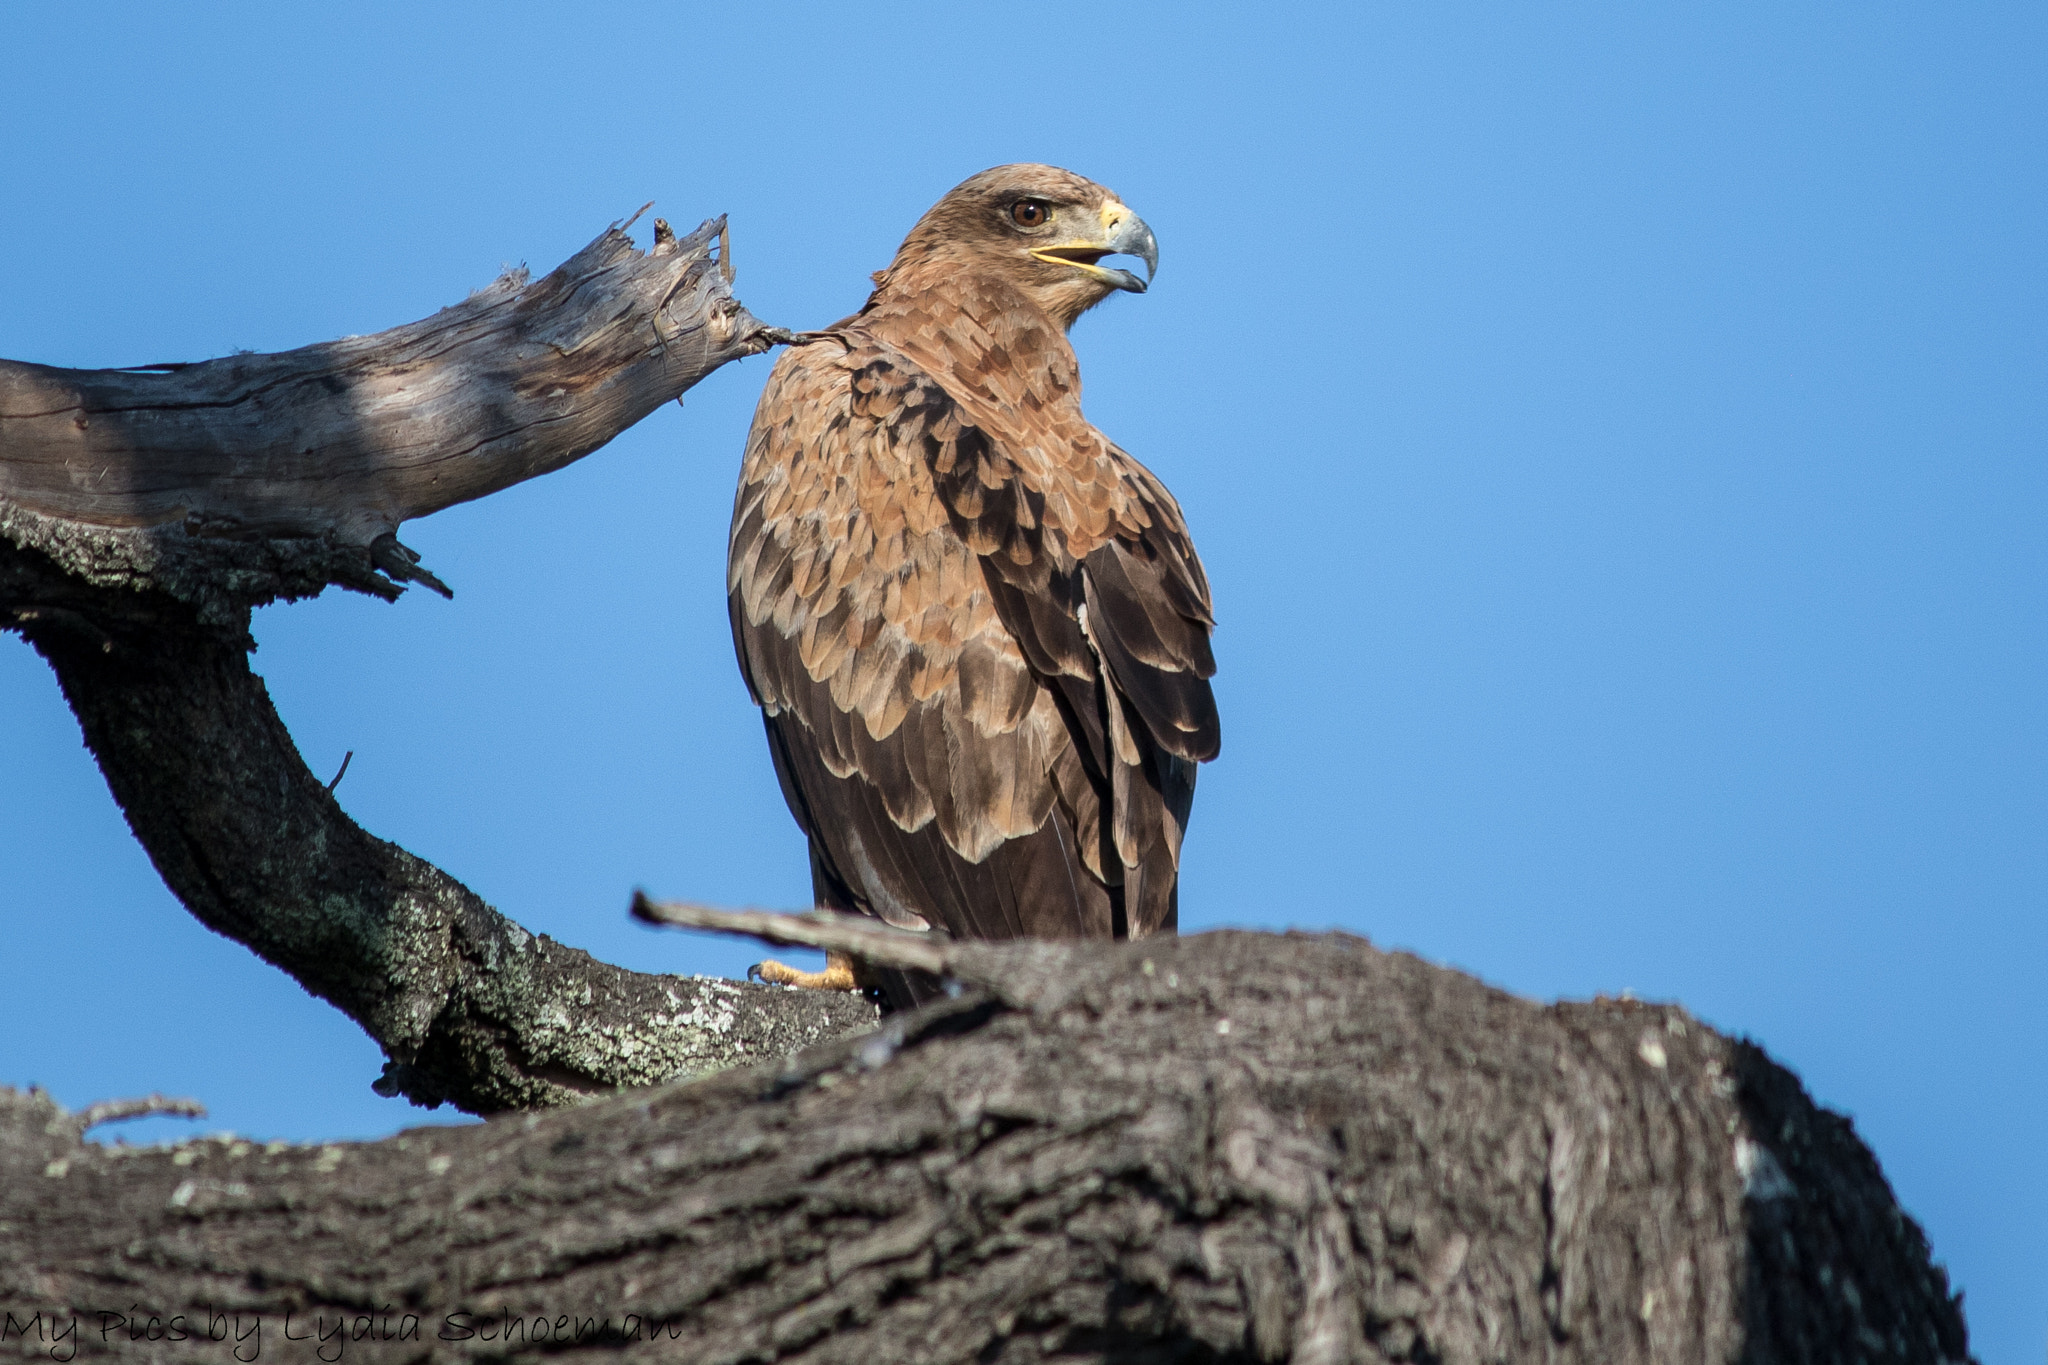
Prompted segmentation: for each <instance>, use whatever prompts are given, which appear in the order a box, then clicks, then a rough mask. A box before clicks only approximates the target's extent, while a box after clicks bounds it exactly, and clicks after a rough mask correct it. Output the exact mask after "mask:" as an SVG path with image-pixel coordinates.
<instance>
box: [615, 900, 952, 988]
mask: <svg viewBox="0 0 2048 1365" xmlns="http://www.w3.org/2000/svg"><path fill="white" fill-rule="evenodd" d="M633 918H635V919H637V920H641V921H643V922H645V923H648V924H666V925H670V926H672V927H674V928H677V929H711V930H715V931H717V932H718V933H722V934H741V935H744V936H745V937H747V938H758V939H761V940H762V941H764V942H767V943H774V944H779V945H781V946H783V947H787V948H823V949H826V950H827V951H829V952H838V953H845V954H846V955H847V956H849V957H857V958H859V959H861V960H862V961H863V962H871V963H873V964H874V965H875V966H877V967H896V968H899V969H902V970H905V971H914V972H931V973H933V974H934V975H944V974H945V973H946V970H947V967H948V964H949V962H950V960H951V958H952V956H953V949H954V947H955V945H954V943H953V940H952V939H951V938H949V937H948V936H947V935H946V933H945V932H944V931H943V930H939V929H928V930H924V931H922V932H914V931H912V930H909V929H896V928H892V927H891V926H889V925H886V924H881V923H878V922H876V921H875V920H871V919H869V918H867V917H866V916H864V915H841V914H836V913H834V912H833V911H830V910H810V911H806V912H805V913H803V914H800V915H785V914H779V913H777V912H776V911H773V910H718V909H714V908H712V907H711V906H708V905H694V904H691V903H690V902H688V901H656V900H649V899H648V897H647V893H646V892H644V891H635V892H634V893H633Z"/></svg>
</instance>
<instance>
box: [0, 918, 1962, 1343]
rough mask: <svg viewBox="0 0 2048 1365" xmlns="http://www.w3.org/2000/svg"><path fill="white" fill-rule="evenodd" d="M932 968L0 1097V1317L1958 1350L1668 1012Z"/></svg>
mask: <svg viewBox="0 0 2048 1365" xmlns="http://www.w3.org/2000/svg"><path fill="white" fill-rule="evenodd" d="M947 966H948V970H949V971H952V970H957V971H958V972H959V973H961V976H960V978H959V979H962V980H963V981H965V982H966V983H967V989H966V991H965V993H964V994H963V995H961V996H960V997H959V998H957V999H952V1000H945V1001H941V1002H939V1003H938V1004H936V1005H934V1006H932V1007H930V1008H928V1009H926V1010H923V1011H919V1012H918V1013H916V1014H913V1015H898V1016H894V1017H892V1018H891V1019H890V1020H889V1021H888V1022H887V1023H886V1024H885V1025H884V1028H883V1030H882V1031H881V1032H878V1033H875V1034H871V1035H869V1036H867V1037H865V1038H858V1039H851V1040H847V1041H843V1042H838V1043H832V1044H827V1045H824V1046H822V1047H820V1048H817V1049H814V1050H812V1051H810V1052H807V1053H805V1054H804V1055H802V1056H801V1057H799V1058H796V1059H794V1060H793V1061H792V1062H790V1063H788V1064H785V1065H783V1066H780V1067H769V1068H760V1069H755V1070H750V1071H745V1072H729V1073H727V1074H725V1075H723V1076H719V1077H715V1078H712V1079H709V1080H704V1081H699V1082H696V1083H694V1084H689V1085H683V1086H672V1087H668V1088H665V1089H662V1090H659V1091H654V1092H644V1093H640V1094H636V1095H630V1096H620V1097H617V1098H614V1099H609V1100H604V1101H600V1102H598V1103H595V1104H592V1105H589V1106H587V1107H583V1108H579V1109H574V1110H570V1111H566V1112H559V1113H553V1114H548V1115H532V1116H526V1117H523V1118H515V1117H507V1118H503V1119H498V1120H494V1121H492V1122H490V1123H488V1124H485V1125H481V1126H478V1127H474V1128H468V1129H426V1130H419V1131H415V1132H412V1133H409V1134H405V1135H403V1136H401V1137H398V1138H394V1139H390V1140H387V1141H384V1142H381V1143H375V1144H366V1145H346V1144H344V1145H333V1146H327V1147H322V1148H317V1149H314V1148H283V1147H280V1146H272V1147H261V1146H257V1145H254V1144H251V1143H248V1142H242V1141H238V1140H236V1139H233V1138H213V1139H207V1140H202V1141H197V1142H191V1143H186V1144H183V1145H181V1146H180V1147H179V1148H177V1149H176V1150H175V1151H167V1150H153V1151H139V1152H137V1151H122V1150H120V1149H113V1150H109V1149H100V1148H93V1147H88V1146H82V1145H80V1143H79V1142H78V1140H77V1138H76V1134H75V1123H70V1122H66V1121H65V1120H64V1118H63V1116H62V1115H61V1114H59V1112H58V1111H57V1110H56V1109H55V1108H54V1107H53V1106H51V1105H50V1104H49V1103H48V1102H47V1100H43V1099H41V1098H39V1097H21V1096H14V1097H12V1098H11V1099H9V1098H7V1097H6V1096H5V1095H0V1309H4V1310H7V1311H12V1312H13V1313H15V1315H16V1321H17V1323H22V1324H27V1323H29V1322H31V1320H32V1318H31V1315H33V1314H36V1313H41V1314H43V1315H44V1316H43V1317H42V1318H40V1319H34V1321H35V1323H36V1325H35V1327H34V1328H33V1329H32V1330H33V1331H36V1332H41V1333H43V1334H44V1338H45V1339H43V1340H40V1341H36V1342H32V1343H31V1347H32V1349H41V1350H47V1349H49V1347H50V1346H51V1344H52V1343H51V1342H50V1341H49V1340H48V1339H47V1338H48V1336H49V1333H50V1331H51V1330H52V1328H53V1327H54V1329H55V1330H58V1331H63V1330H68V1329H69V1325H70V1324H73V1323H75V1324H76V1328H75V1335H74V1336H71V1337H68V1338H64V1339H63V1340H65V1341H69V1342H71V1343H73V1344H75V1345H77V1346H78V1347H79V1348H80V1353H81V1354H84V1355H93V1354H98V1353H101V1352H103V1351H112V1352H127V1353H131V1354H135V1355H137V1356H146V1357H149V1358H154V1359H165V1360H182V1359H193V1360H207V1361H222V1360H224V1359H225V1358H226V1356H227V1353H228V1352H229V1351H230V1350H231V1349H232V1348H233V1347H234V1345H235V1344H236V1342H235V1334H236V1333H237V1332H239V1333H240V1334H241V1337H242V1344H243V1346H244V1354H243V1356H242V1358H243V1359H245V1360H246V1359H250V1358H253V1357H252V1355H251V1353H250V1352H249V1351H248V1342H249V1341H251V1340H255V1339H256V1334H257V1333H259V1332H260V1334H261V1335H260V1347H261V1350H262V1351H263V1352H265V1353H267V1354H265V1356H264V1357H263V1358H266V1359H275V1358H282V1359H287V1360H297V1359H304V1358H309V1357H310V1355H311V1353H312V1352H313V1351H314V1349H315V1348H316V1347H318V1346H320V1345H322V1344H323V1343H322V1342H321V1341H320V1339H319V1337H318V1335H317V1334H318V1333H321V1332H325V1333H328V1334H330V1335H329V1336H328V1338H327V1341H326V1343H325V1344H326V1345H327V1347H328V1350H327V1352H326V1354H325V1355H324V1357H323V1358H324V1359H328V1360H333V1359H335V1358H336V1357H337V1355H340V1356H341V1357H343V1358H345V1359H348V1360H359V1361H366V1362H375V1361H399V1360H407V1361H410V1360H418V1359H427V1358H434V1359H461V1358H471V1357H490V1358H501V1357H507V1356H517V1357H519V1358H522V1359H524V1358H534V1357H537V1356H539V1355H541V1354H543V1353H545V1352H551V1351H558V1350H565V1349H569V1348H573V1347H576V1346H579V1345H580V1346H582V1347H585V1348H589V1347H603V1346H607V1345H616V1344H618V1343H619V1341H620V1340H621V1339H622V1338H623V1339H625V1340H627V1341H633V1342H637V1343H638V1344H637V1345H634V1346H632V1347H631V1350H632V1352H633V1358H636V1359H637V1358H647V1359H657V1358H658V1359H664V1360H676V1361H688V1362H693V1363H700V1362H701V1363H703V1365H713V1363H715V1362H741V1361H768V1360H782V1361H846V1362H874V1361H892V1362H894V1361H905V1362H914V1361H959V1362H967V1361H976V1362H1035V1361H1049V1360H1061V1361H1244V1362H1250V1361H1280V1360H1291V1361H1296V1362H1348V1361H1391V1360H1406V1361H1444V1362H1453V1361H1456V1362H1466V1361H1471V1362H1478V1361H1515V1362H1600V1363H1601V1365H1626V1363H1627V1362H1658V1363H1659V1365H1668V1363H1670V1362H1691V1361H1697V1362H1715V1363H1716V1365H1718V1363H1719V1362H1725V1361H1736V1360H1740V1361H1747V1362H1754V1363H1755V1365H1762V1363H1763V1362H1787V1365H1790V1362H1801V1363H1802V1365H1805V1363H1808V1362H1835V1361H1840V1362H1851V1361H1857V1362H1894V1361H1913V1362H1926V1363H1927V1365H1934V1362H1939V1361H1961V1360H1963V1359H1964V1358H1966V1356H1967V1343H1966V1340H1965V1333H1964V1327H1963V1322H1962V1317H1961V1314H1960V1312H1959V1309H1958V1306H1957V1303H1956V1301H1955V1300H1953V1299H1952V1298H1951V1297H1950V1295H1949V1293H1948V1288H1947V1284H1946V1280H1945V1278H1944V1276H1943V1275H1942V1272H1941V1271H1940V1270H1939V1269H1938V1268H1937V1267H1934V1266H1933V1265H1931V1264H1930V1263H1929V1260H1928V1254H1927V1247H1926V1243H1925V1241H1924V1240H1923V1238H1922V1237H1921V1234H1920V1231H1919V1229H1918V1228H1916V1227H1915V1226H1914V1225H1913V1223H1912V1222H1911V1220H1909V1219H1908V1218H1907V1217H1906V1216H1905V1215H1904V1214H1903V1213H1902V1212H1901V1211H1900V1210H1899V1208H1898V1206H1897V1205H1896V1203H1895V1202H1894V1201H1893V1199H1892V1196H1891V1192H1890V1190H1889V1189H1888V1188H1887V1187H1886V1185H1885V1182H1884V1179H1883V1177H1882V1175H1881V1174H1880V1173H1879V1171H1878V1169H1877V1165H1876V1163H1875V1162H1874V1161H1873V1160H1872V1159H1871V1157H1870V1155H1869V1153H1868V1152H1867V1151H1866V1150H1865V1149H1864V1148H1863V1146H1862V1144H1861V1143H1860V1142H1858V1141H1857V1140H1856V1137H1855V1135H1854V1133H1853V1131H1852V1130H1851V1129H1850V1127H1849V1125H1848V1123H1847V1122H1845V1121H1844V1120H1842V1119H1840V1118H1839V1117H1837V1116H1835V1115H1832V1114H1829V1113H1826V1112H1825V1111H1821V1110H1817V1109H1816V1108H1815V1107H1814V1106H1813V1105H1812V1104H1811V1103H1810V1102H1809V1101H1808V1100H1807V1098H1806V1097H1805V1095H1804V1094H1803V1093H1802V1092H1801V1091H1800V1088H1799V1085H1798V1083H1797V1082H1796V1081H1795V1080H1794V1079H1793V1078H1792V1077H1791V1076H1789V1075H1788V1074H1787V1073H1785V1072H1784V1071H1783V1070H1781V1069H1780V1068H1778V1067H1776V1066H1775V1065H1773V1064H1772V1063H1771V1062H1770V1061H1769V1060H1768V1059H1767V1058H1765V1057H1764V1056H1763V1054H1762V1053H1760V1052H1759V1051H1757V1050H1756V1049H1755V1048H1753V1047H1750V1046H1748V1045H1746V1044H1742V1043H1735V1042H1730V1041H1729V1040H1727V1039H1725V1038H1722V1037H1720V1036H1718V1035H1716V1034H1715V1033H1713V1032H1712V1031H1711V1030H1709V1029H1707V1028H1705V1027H1704V1026H1702V1025H1701V1024H1700V1023H1699V1022H1698V1021H1696V1020H1694V1019H1692V1018H1690V1017H1689V1016H1687V1015H1686V1014H1685V1013H1684V1012H1683V1011H1682V1010H1679V1009H1676V1008H1671V1007H1662V1006H1649V1005H1643V1004H1638V1003H1635V1002H1624V1001H1605V1002H1596V1003H1594V1004H1590V1005H1561V1006H1554V1007H1549V1008H1544V1007H1540V1006H1537V1005H1535V1004H1532V1003H1530V1002H1527V1001H1524V1000H1519V999H1516V998H1513V997H1511V996H1507V995H1504V994H1502V993H1500V992H1498V991H1493V990H1490V989H1487V988H1486V987H1484V986H1481V985H1480V984H1479V983H1477V982H1475V981H1473V980H1471V979H1470V978H1468V977H1464V976H1461V975H1458V974H1456V973H1453V972H1449V971H1445V970H1443V969H1440V968H1435V967H1431V966H1428V965H1426V964H1424V963H1422V962H1419V961H1417V960H1415V959H1413V958H1409V957H1404V956H1389V955H1385V954H1381V953H1378V952H1375V951H1373V950H1372V948H1371V947H1370V946H1369V945H1367V944H1365V943H1364V942H1363V941H1361V940H1358V939H1352V938H1347V937H1344V936H1341V935H1339V936H1327V937H1308V936H1299V935H1291V936H1288V937H1286V938H1278V937H1273V936H1267V935H1252V934H1232V933H1221V934H1206V935H1200V936H1195V937H1190V938H1185V939H1179V940H1175V939H1163V940H1162V939H1151V940H1146V941H1143V942H1140V943H1133V944H1121V945H1111V944H1096V945H1085V944H1084V945H1065V944H1035V945H994V946H991V945H979V944H975V945H959V947H958V951H957V952H951V953H949V954H948V964H947ZM103 1312H104V1313H107V1314H109V1315H110V1316H109V1317H105V1318H103V1317H101V1316H100V1314H101V1313H103ZM287 1312H289V1313H291V1314H292V1315H293V1316H292V1319H291V1325H290V1328H289V1335H290V1337H292V1338H294V1340H291V1341H287V1339H286V1338H287V1326H286V1319H285V1314H286V1313H287ZM180 1315H182V1316H180ZM152 1317H153V1318H154V1319H155V1320H156V1325H155V1326H154V1327H153V1328H152V1327H151V1325H150V1319H151V1318H152ZM174 1320H175V1323H174ZM337 1323H340V1324H342V1325H341V1326H340V1327H339V1329H337V1327H336V1324H337ZM514 1324H516V1329H515V1330H513V1331H509V1332H508V1326H512V1325H514ZM209 1330H212V1331H213V1332H214V1333H215V1336H214V1338H213V1339H211V1340H209V1339H208V1338H207V1334H208V1332H209ZM337 1330H338V1335H337ZM103 1332H104V1333H105V1335H104V1336H103V1335H102V1333H103ZM170 1332H183V1333H186V1334H187V1339H186V1340H185V1341H182V1342H181V1341H175V1340H166V1339H164V1338H165V1337H166V1336H167V1334H168V1333H170ZM152 1334H153V1335H154V1337H155V1338H157V1339H156V1340H154V1341H152V1340H150V1339H149V1338H150V1337H151V1336H152ZM508 1337H509V1340H508ZM301 1339H302V1340H301ZM335 1342H339V1343H340V1347H339V1349H338V1350H337V1349H336V1348H335V1346H334V1343H335ZM58 1349H59V1350H62V1349H63V1347H62V1345H61V1343H60V1344H58Z"/></svg>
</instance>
